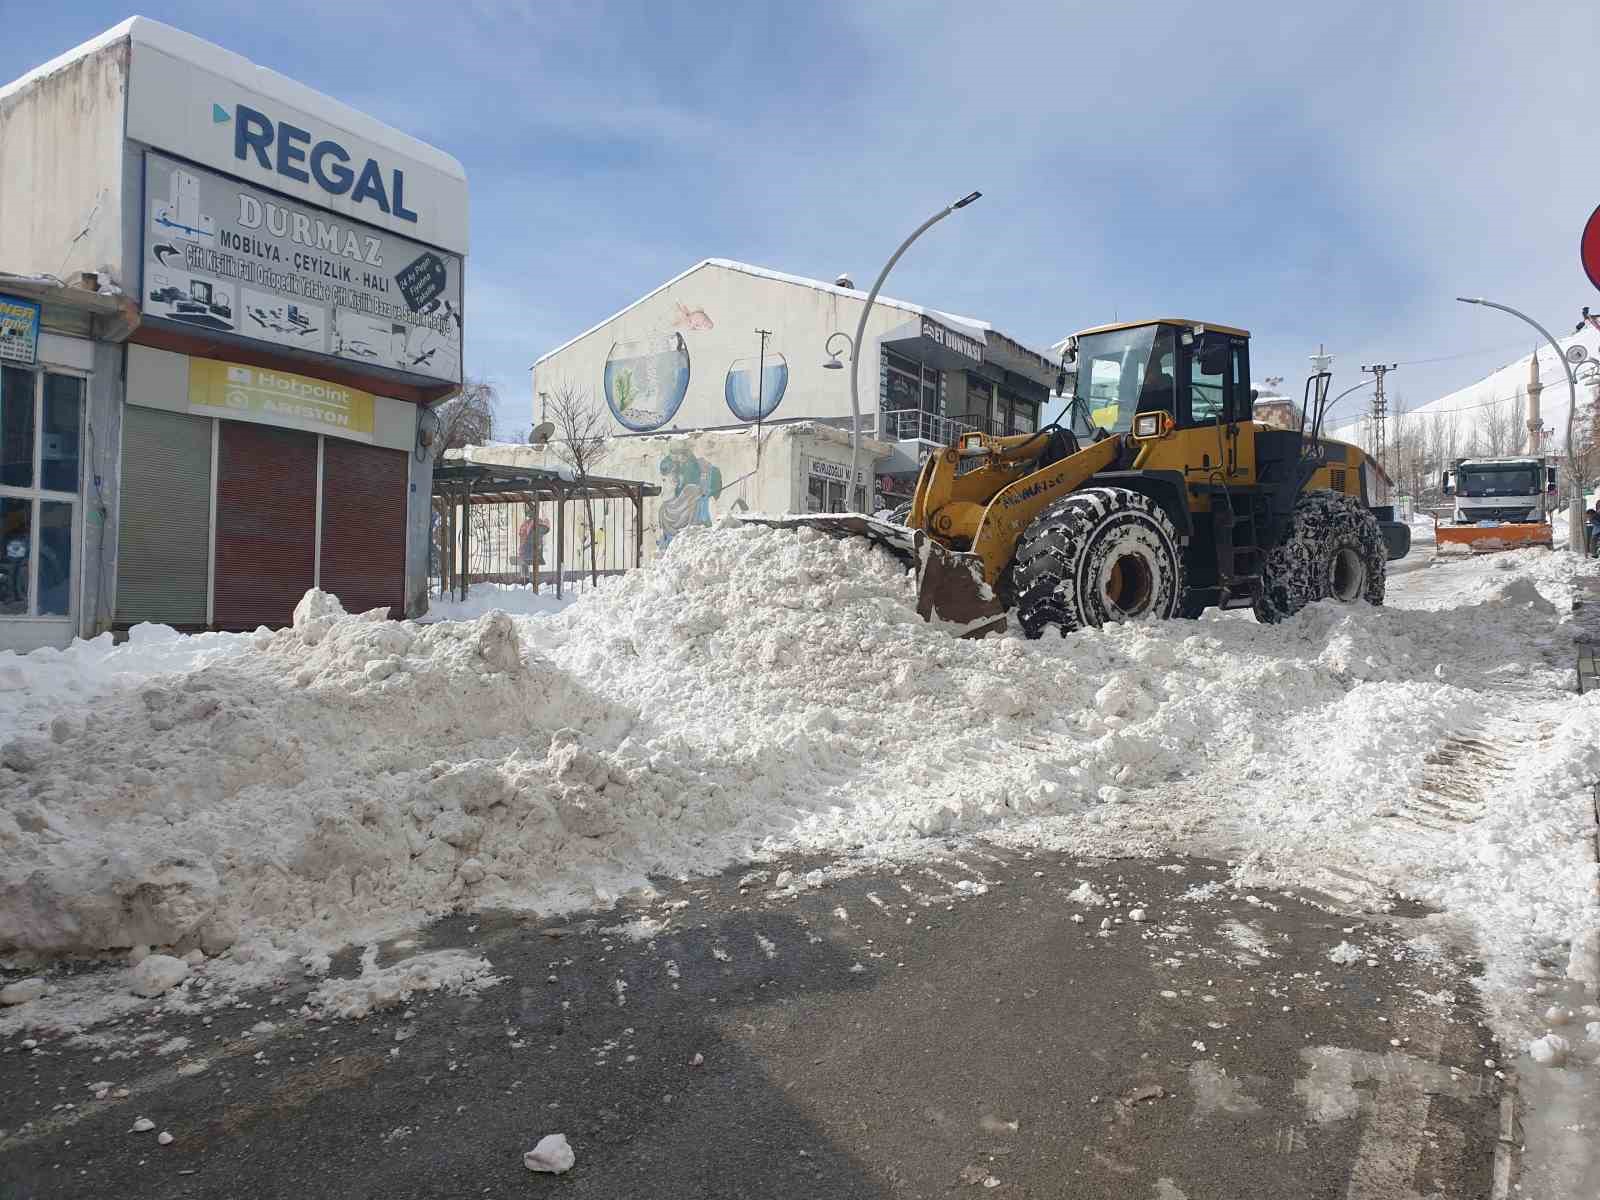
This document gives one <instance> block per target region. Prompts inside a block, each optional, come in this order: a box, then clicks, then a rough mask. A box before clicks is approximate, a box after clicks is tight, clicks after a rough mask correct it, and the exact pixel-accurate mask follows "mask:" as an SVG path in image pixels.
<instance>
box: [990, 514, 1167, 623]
mask: <svg viewBox="0 0 1600 1200" xmlns="http://www.w3.org/2000/svg"><path fill="white" fill-rule="evenodd" d="M1012 583H1013V586H1014V587H1015V589H1016V598H1017V622H1018V624H1020V625H1021V626H1022V632H1023V633H1024V634H1025V635H1026V636H1027V637H1030V638H1036V637H1040V636H1042V635H1043V633H1044V631H1045V630H1046V629H1048V628H1049V627H1050V626H1052V625H1054V626H1055V627H1056V628H1057V629H1058V630H1060V632H1062V633H1064V634H1065V633H1071V632H1072V631H1073V630H1075V629H1086V628H1089V627H1090V626H1100V625H1104V624H1105V623H1106V622H1107V621H1127V620H1132V619H1135V618H1138V617H1161V618H1167V617H1172V616H1175V615H1177V613H1178V611H1179V607H1180V605H1181V603H1182V600H1183V594H1184V583H1183V553H1182V551H1181V550H1180V548H1179V546H1178V531H1177V530H1176V529H1174V528H1173V525H1172V521H1171V520H1170V519H1169V518H1168V517H1167V514H1166V513H1165V512H1163V511H1162V509H1161V506H1160V505H1159V504H1157V503H1156V502H1155V501H1154V500H1152V499H1151V498H1150V497H1149V496H1146V495H1144V494H1142V493H1140V492H1134V491H1130V490H1128V489H1127V488H1116V487H1092V488H1085V489H1083V490H1082V491H1079V492H1073V493H1072V494H1071V495H1069V496H1064V497H1062V498H1061V499H1060V500H1057V501H1056V502H1055V503H1054V504H1052V505H1051V506H1050V507H1049V508H1047V509H1045V510H1044V511H1043V512H1042V513H1040V514H1039V515H1038V516H1037V517H1035V518H1034V520H1033V523H1032V524H1031V525H1029V526H1028V529H1027V532H1026V533H1024V534H1023V535H1022V538H1021V539H1020V540H1019V542H1018V543H1017V554H1016V560H1015V562H1014V564H1013V569H1012Z"/></svg>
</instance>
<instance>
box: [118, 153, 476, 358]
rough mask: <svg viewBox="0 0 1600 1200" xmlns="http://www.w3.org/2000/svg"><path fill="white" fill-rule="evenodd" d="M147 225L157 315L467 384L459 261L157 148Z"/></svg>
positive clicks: (147, 305) (148, 290)
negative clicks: (463, 368)
mask: <svg viewBox="0 0 1600 1200" xmlns="http://www.w3.org/2000/svg"><path fill="white" fill-rule="evenodd" d="M327 157H328V158H329V161H330V163H336V161H337V160H335V159H333V158H332V157H331V155H329V156H327ZM329 169H331V167H330V168H329ZM352 175H354V171H352ZM355 178H359V176H356V177H355ZM354 186H355V182H354V180H353V181H352V183H351V187H352V188H353V187H354ZM385 195H386V198H387V199H388V202H389V204H390V205H391V208H392V206H393V203H394V194H393V191H392V190H388V189H386V192H385ZM143 219H144V277H143V282H142V286H141V288H140V307H141V309H142V310H143V311H144V312H145V313H147V314H149V315H150V316H154V317H161V318H164V319H166V320H169V321H175V322H179V323H181V324H185V325H192V326H195V327H198V328H202V329H210V330H217V331H219V332H223V333H230V334H235V335H237V336H240V337H246V338H254V339H256V340H258V341H265V342H274V343H276V344H278V345H283V346H294V347H296V348H299V349H303V350H311V351H314V352H316V353H319V354H328V355H332V356H333V357H335V358H339V359H343V360H346V361H349V362H352V363H357V364H363V365H373V366H384V367H390V368H392V369H394V370H399V371H406V372H409V373H411V374H414V375H425V376H428V377H430V378H433V379H444V380H449V381H451V382H459V381H460V379H461V329H462V314H461V259H460V258H459V257H458V256H457V255H454V254H446V253H442V252H440V251H437V250H434V249H432V248H430V247H428V246H424V245H422V244H420V243H418V242H413V241H411V240H409V239H407V238H403V237H401V236H399V235H398V234H394V233H389V232H387V231H385V230H383V229H378V228H375V227H373V226H369V225H365V224H362V223H360V222H358V221H355V220H352V219H350V218H348V217H346V216H345V215H344V214H343V213H340V212H333V211H330V210H328V209H322V208H312V207H310V206H308V205H304V204H301V203H298V202H295V201H292V200H288V199H286V198H284V197H282V196H278V195H275V194H273V193H271V192H266V191H263V190H260V189H257V188H253V187H250V186H249V185H247V184H243V183H239V182H238V181H236V180H233V179H228V178H226V177H224V176H222V175H217V174H213V173H212V172H210V171H206V170H202V169H201V168H199V167H193V166H190V165H188V164H187V163H179V162H175V161H173V160H172V159H169V158H166V157H165V156H163V155H160V154H156V153H154V152H153V151H152V152H146V154H145V212H144V214H143Z"/></svg>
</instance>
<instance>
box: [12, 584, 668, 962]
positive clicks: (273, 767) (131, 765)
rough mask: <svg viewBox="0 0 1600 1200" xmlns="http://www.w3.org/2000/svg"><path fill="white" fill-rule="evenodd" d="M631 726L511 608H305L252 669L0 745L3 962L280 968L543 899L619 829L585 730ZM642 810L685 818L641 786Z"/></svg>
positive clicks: (242, 656)
mask: <svg viewBox="0 0 1600 1200" xmlns="http://www.w3.org/2000/svg"><path fill="white" fill-rule="evenodd" d="M628 724H629V717H628V715H627V714H626V713H625V712H622V711H619V710H617V709H616V708H615V707H613V706H611V705H608V704H607V703H605V702H603V701H601V700H598V699H597V698H595V697H594V696H592V695H590V694H588V693H587V692H585V691H584V690H583V689H582V688H581V687H580V686H578V685H577V684H576V683H574V682H573V681H572V680H571V679H570V678H569V677H568V676H566V675H564V674H563V673H562V672H561V671H559V670H557V669H555V668H554V667H552V666H551V665H550V664H549V663H547V662H544V661H542V660H540V659H537V658H536V657H534V656H531V655H525V654H524V651H523V648H522V646H521V644H520V642H519V640H518V638H517V635H516V631H515V630H514V629H513V627H512V625H511V621H510V619H509V618H508V617H506V616H504V615H503V614H492V615H490V616H486V617H483V618H481V619H480V620H478V621H476V622H472V623H470V624H444V625H435V626H428V627H418V626H415V625H408V624H399V623H393V622H389V621H385V620H382V619H381V611H380V612H378V613H373V614H367V615H365V616H359V617H351V616H346V615H345V614H344V613H343V612H342V610H341V609H339V607H338V604H337V601H334V600H333V599H332V598H331V597H327V596H324V595H323V594H321V593H308V595H307V598H306V600H305V601H303V602H302V604H301V606H300V608H299V609H298V610H297V612H296V620H295V626H294V627H293V628H291V629H285V630H280V631H278V632H276V633H267V632H265V631H261V632H258V633H257V634H254V635H251V639H250V649H249V650H248V651H247V652H243V653H236V654H231V655H226V656H223V657H220V658H218V659H217V660H215V661H212V662H209V663H206V664H205V665H202V666H199V667H197V668H196V669H193V670H190V671H187V672H185V673H182V674H173V675H164V676H158V677H156V678H154V679H151V680H149V681H147V682H146V683H145V685H144V686H143V687H141V688H140V689H139V690H138V691H137V692H136V693H133V694H126V693H123V694H117V695H115V696H113V697H112V698H110V699H109V700H106V701H104V702H102V703H101V704H100V705H99V706H98V708H97V709H96V711H95V712H94V713H93V715H92V717H91V719H90V720H89V721H88V722H86V723H71V724H70V726H69V727H62V726H61V723H60V722H58V727H57V728H56V729H55V730H53V733H52V737H51V738H50V739H48V740H47V739H44V738H22V739H17V740H15V741H13V742H12V743H11V744H9V745H8V746H7V749H6V763H5V765H6V766H7V767H9V768H10V769H9V770H5V771H0V947H16V948H20V949H24V950H32V951H36V952H41V953H51V954H61V953H75V952H92V951H96V950H100V949H106V948H119V947H128V946H135V945H156V946H174V947H178V948H179V949H180V952H182V950H184V949H188V948H190V947H194V946H199V947H201V948H203V949H205V950H206V951H207V952H208V953H212V954H215V953H218V952H220V951H221V950H222V949H224V948H226V947H227V946H229V945H231V944H232V943H234V942H235V941H236V940H237V939H238V938H239V936H240V934H241V932H243V933H267V934H271V935H274V936H273V937H271V938H269V939H268V942H267V944H266V945H265V946H263V947H258V948H253V949H250V950H249V951H246V950H244V949H241V950H240V952H239V953H240V955H241V956H243V955H245V954H246V953H250V954H254V955H256V956H258V957H261V958H262V959H264V960H272V961H281V960H282V959H283V958H284V954H283V953H280V951H284V950H285V947H286V945H287V949H288V950H290V951H294V950H298V952H299V953H303V952H304V950H303V949H298V945H297V944H295V945H289V944H288V943H299V942H307V943H309V944H310V945H316V944H319V943H320V942H321V941H323V940H324V939H329V938H331V939H333V940H336V941H342V940H344V939H346V938H347V937H348V936H349V935H350V934H351V933H352V932H353V931H355V930H359V929H360V928H362V927H363V926H364V925H365V924H367V923H369V922H377V923H379V924H382V923H386V922H389V921H392V920H395V919H401V918H404V917H406V916H407V915H408V914H412V915H415V914H422V913H429V912H439V911H442V910H444V909H446V908H448V907H450V906H452V905H453V904H454V903H456V902H457V901H458V900H461V899H464V898H467V897H470V896H472V895H475V894H478V893H479V892H482V891H484V890H487V889H489V888H492V887H496V886H501V887H509V888H522V887H528V886H531V885H533V884H536V883H537V882H539V880H540V879H541V878H542V877H543V876H544V875H545V873H546V872H547V870H548V867H549V864H550V863H551V862H553V861H555V862H558V861H560V860H561V858H562V857H563V854H562V851H563V847H564V846H566V845H567V843H568V842H569V841H572V840H574V839H578V838H583V837H586V836H592V835H593V834H594V833H596V832H597V831H598V830H599V829H601V828H602V827H606V826H608V824H610V823H612V822H610V821H609V819H608V817H607V813H608V812H609V811H610V809H609V807H608V805H609V804H611V803H614V802H615V801H614V797H615V795H616V793H615V792H614V793H613V797H612V798H607V797H605V796H604V795H603V794H602V793H603V792H604V790H605V788H606V785H607V784H608V783H609V782H610V774H609V766H608V765H607V763H606V762H604V761H601V760H599V759H596V758H594V757H593V756H591V755H590V754H589V753H588V752H587V751H585V750H583V749H582V748H580V746H579V744H578V743H579V741H580V736H579V734H578V733H577V732H575V730H576V729H578V728H582V729H584V730H585V732H586V734H588V735H592V736H593V737H595V738H597V739H598V740H599V742H600V743H601V744H602V745H604V746H607V747H611V746H615V745H617V744H618V743H619V742H621V741H622V740H623V738H624V736H625V731H626V728H627V726H628ZM672 777H673V773H672V772H671V771H670V770H669V771H665V772H663V773H662V774H661V776H660V779H659V782H660V784H662V785H666V786H670V782H671V780H672ZM630 798H631V800H632V802H633V805H632V807H633V810H634V812H635V813H636V814H637V815H643V814H644V813H647V812H649V811H651V810H653V809H656V810H658V809H661V808H664V807H666V806H669V805H670V803H671V801H670V799H669V798H668V796H667V795H666V794H665V793H664V792H663V791H662V790H660V789H659V788H658V787H656V786H653V785H652V783H650V782H648V781H647V782H645V784H644V786H642V787H641V788H640V789H639V790H637V791H636V792H634V793H632V794H631V796H630ZM288 931H297V932H296V933H295V936H294V937H291V938H288V940H287V943H286V942H285V935H286V934H287V932H288Z"/></svg>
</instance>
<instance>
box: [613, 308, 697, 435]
mask: <svg viewBox="0 0 1600 1200" xmlns="http://www.w3.org/2000/svg"><path fill="white" fill-rule="evenodd" d="M605 389H606V405H607V406H608V407H609V408H610V409H611V415H612V416H614V417H616V419H617V421H618V422H619V423H620V424H621V425H623V426H625V427H626V428H628V429H632V430H634V431H635V432H637V433H644V432H648V431H649V430H652V429H660V428H661V427H662V426H663V425H665V424H666V423H667V422H668V421H670V420H672V418H673V417H674V416H675V415H676V414H677V411H678V409H679V408H680V407H682V405H683V398H684V396H685V395H687V394H688V391H689V347H688V346H687V345H686V344H685V343H684V340H683V335H682V334H681V333H663V334H660V335H658V336H656V337H649V338H640V339H638V340H636V341H631V342H616V343H614V344H613V345H612V347H611V353H610V354H608V355H607V356H606V368H605Z"/></svg>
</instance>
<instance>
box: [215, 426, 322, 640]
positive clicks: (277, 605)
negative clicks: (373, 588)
mask: <svg viewBox="0 0 1600 1200" xmlns="http://www.w3.org/2000/svg"><path fill="white" fill-rule="evenodd" d="M316 537H317V438H316V435H315V434H311V433H298V432H296V431H294V430H290V429H274V428H272V427H271V426H268V425H254V424H250V423H249V422H246V421H223V422H221V425H220V428H219V438H218V444H217V563H216V579H215V583H214V584H213V590H214V595H213V601H212V621H213V623H214V624H215V625H216V626H217V628H219V629H254V628H255V627H256V626H257V625H268V626H272V627H274V628H276V627H279V626H283V625H288V624H289V623H290V622H291V621H292V620H293V619H294V606H295V605H296V604H298V603H299V602H300V597H301V596H303V595H304V594H305V592H306V589H307V588H309V587H311V586H312V582H313V579H314V578H315V560H316Z"/></svg>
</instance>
